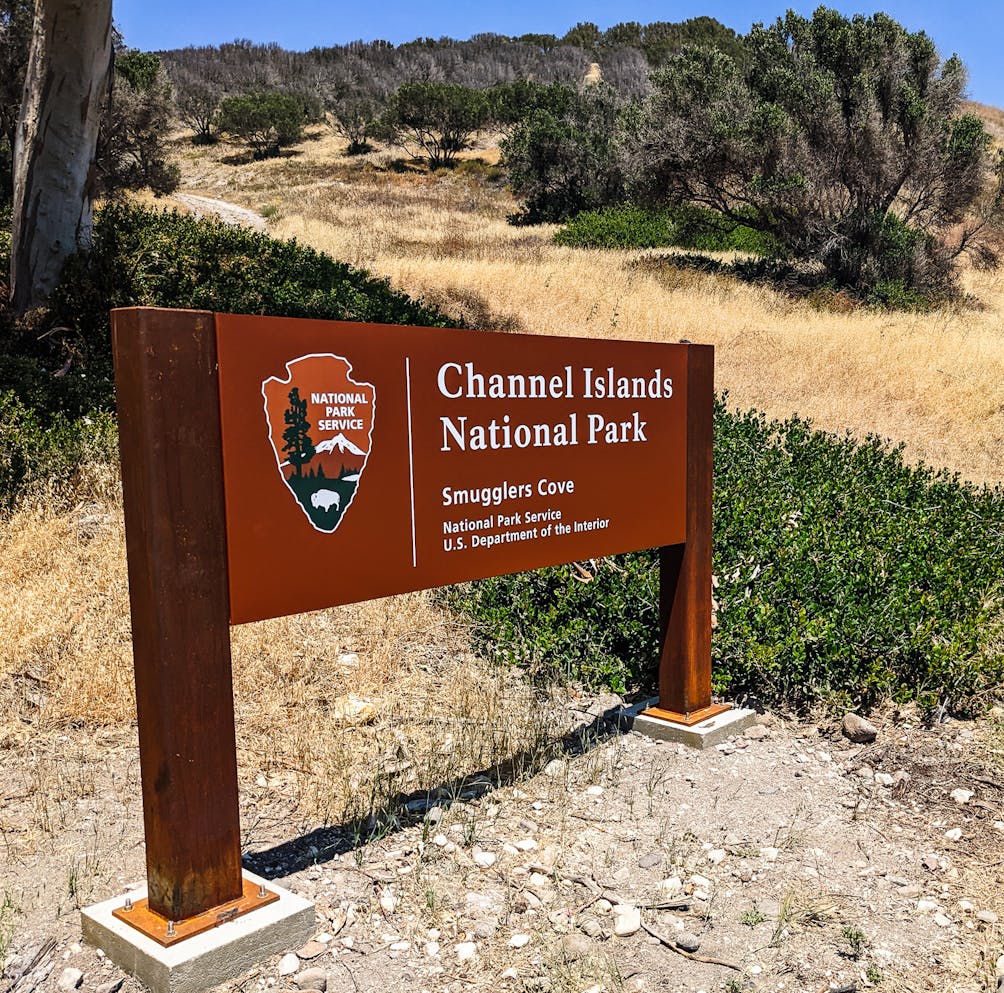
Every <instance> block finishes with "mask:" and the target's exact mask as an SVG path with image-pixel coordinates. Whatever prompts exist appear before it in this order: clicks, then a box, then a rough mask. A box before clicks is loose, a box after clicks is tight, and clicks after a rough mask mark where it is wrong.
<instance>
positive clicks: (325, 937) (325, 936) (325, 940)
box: [314, 931, 335, 945]
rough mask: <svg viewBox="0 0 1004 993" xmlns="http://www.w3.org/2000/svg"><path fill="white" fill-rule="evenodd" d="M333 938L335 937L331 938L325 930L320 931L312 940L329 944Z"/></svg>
mask: <svg viewBox="0 0 1004 993" xmlns="http://www.w3.org/2000/svg"><path fill="white" fill-rule="evenodd" d="M334 940H335V939H334V938H332V937H331V935H330V934H328V932H327V931H322V932H321V933H320V934H319V935H317V937H315V938H314V941H317V942H320V943H321V944H322V945H330V944H331V942H332V941H334Z"/></svg>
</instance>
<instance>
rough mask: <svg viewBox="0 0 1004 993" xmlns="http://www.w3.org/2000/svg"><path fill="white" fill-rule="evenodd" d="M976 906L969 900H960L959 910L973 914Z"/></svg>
mask: <svg viewBox="0 0 1004 993" xmlns="http://www.w3.org/2000/svg"><path fill="white" fill-rule="evenodd" d="M975 909H976V908H975V907H974V906H973V905H972V904H971V903H970V902H969V901H968V900H960V901H959V910H961V911H962V913H964V914H971V913H972V912H973V911H974V910H975Z"/></svg>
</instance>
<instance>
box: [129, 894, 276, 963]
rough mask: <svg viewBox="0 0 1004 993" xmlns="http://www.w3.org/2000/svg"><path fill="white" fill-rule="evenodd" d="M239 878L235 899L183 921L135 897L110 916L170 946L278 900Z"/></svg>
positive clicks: (165, 945)
mask: <svg viewBox="0 0 1004 993" xmlns="http://www.w3.org/2000/svg"><path fill="white" fill-rule="evenodd" d="M242 881H243V889H244V893H243V895H242V896H240V897H239V898H238V899H236V900H230V901H229V902H228V903H223V904H220V906H218V907H212V908H211V909H209V910H207V911H206V912H205V913H203V914H196V916H195V917H188V918H186V919H185V920H183V921H169V920H168V919H167V918H166V917H162V916H161V915H160V914H158V913H157V912H156V911H153V910H151V909H150V904H149V901H147V900H146V899H143V900H138V901H137V902H136V903H134V904H132V906H131V907H130V908H129V909H128V910H127V909H126V908H125V907H119V908H118V909H117V910H113V911H112V916H113V917H115V918H117V919H118V920H120V921H122V922H123V923H124V924H128V925H129V926H130V927H134V928H136V930H137V931H140V932H142V933H143V934H145V935H146V936H147V937H148V938H152V939H153V940H154V941H156V942H157V944H159V945H162V946H163V947H164V948H170V947H171V946H172V945H176V944H177V943H178V942H179V941H184V940H185V939H186V938H194V937H195V935H197V934H203V933H204V932H206V931H210V930H212V929H213V928H214V927H219V926H220V925H221V924H226V923H227V921H232V920H236V919H237V918H238V917H243V916H244V915H245V914H250V913H251V912H252V911H254V910H258V909H260V908H261V907H267V906H268V905H269V904H270V903H275V901H276V900H278V899H279V894H278V893H273V892H272V891H271V890H267V889H264V887H263V886H262V887H259V886H257V885H256V884H255V883H253V882H252V881H251V880H250V879H247V878H246V877H244V878H243V880H242ZM262 890H264V895H262Z"/></svg>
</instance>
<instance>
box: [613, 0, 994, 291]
mask: <svg viewBox="0 0 1004 993" xmlns="http://www.w3.org/2000/svg"><path fill="white" fill-rule="evenodd" d="M743 48H744V51H745V57H744V58H735V57H733V56H732V55H730V54H726V53H725V52H723V51H721V50H715V49H711V48H703V49H696V48H684V49H683V50H682V51H681V52H680V53H679V54H676V55H673V56H672V57H670V58H669V59H668V60H667V62H666V63H665V66H664V68H663V69H661V70H660V71H659V72H656V73H654V74H653V77H652V84H653V91H652V95H651V96H650V98H649V99H648V101H647V102H646V104H645V107H644V110H643V112H642V115H641V119H640V122H639V124H638V126H637V128H636V129H635V130H634V131H633V132H631V133H630V134H628V135H627V136H626V139H625V141H624V143H623V152H624V155H625V157H626V159H627V160H628V162H629V163H630V167H629V173H630V176H631V182H630V183H629V189H630V190H631V191H632V194H633V196H634V198H635V199H637V200H640V201H641V202H647V203H651V204H655V205H659V204H663V203H667V202H668V203H675V202H680V201H684V202H691V203H695V204H700V205H702V206H705V207H712V208H714V209H715V210H716V211H717V212H718V213H720V214H723V215H725V216H731V217H733V218H734V219H736V220H738V221H745V222H746V223H748V224H749V225H750V226H751V227H755V228H757V229H759V230H761V231H767V232H770V233H771V234H772V235H773V236H774V237H775V238H776V239H777V241H778V242H779V243H780V244H782V245H783V246H784V247H785V251H786V254H787V255H789V256H790V257H792V258H794V259H798V260H801V261H807V262H808V261H811V262H817V263H819V264H821V265H822V266H823V267H824V268H825V269H826V271H827V274H828V276H829V278H830V279H831V280H832V281H833V282H834V283H835V285H836V286H837V287H846V288H849V289H851V290H853V291H854V292H855V293H856V294H857V295H859V296H860V297H867V296H868V295H869V293H871V292H872V291H873V290H875V289H876V288H877V287H878V285H879V284H882V283H886V284H889V285H893V284H899V285H900V286H902V287H903V288H904V289H906V290H910V291H912V292H913V293H914V294H916V295H917V296H921V297H924V298H926V299H927V300H928V301H929V302H935V301H937V300H939V299H943V298H945V297H951V296H953V295H956V294H957V292H958V289H959V287H958V285H957V274H956V262H957V259H958V257H959V255H960V253H961V252H962V251H969V252H973V253H975V257H976V259H977V260H978V261H980V263H981V264H985V265H992V264H995V263H996V261H997V253H996V251H995V249H994V247H993V245H992V243H991V242H990V241H989V240H986V239H981V232H983V233H985V226H986V223H987V221H990V220H995V219H997V218H999V216H1000V213H1001V210H1002V209H1004V186H1002V182H1001V179H1002V175H1004V174H1002V171H1001V169H1002V159H1001V155H1000V153H999V151H997V150H995V149H994V144H993V141H992V138H991V136H990V134H989V132H988V131H987V130H986V127H985V126H984V124H983V122H982V121H981V120H980V119H979V118H978V117H977V116H976V115H974V114H971V113H966V112H965V110H966V108H965V104H964V100H965V91H966V77H967V74H966V70H965V67H964V66H963V64H962V62H961V61H960V60H959V58H958V57H957V56H952V57H950V58H948V59H945V60H942V59H941V58H940V56H939V55H938V52H937V49H936V47H935V45H934V42H933V41H932V40H931V38H930V37H928V36H927V35H926V34H925V33H924V32H922V31H917V32H911V31H909V30H907V29H906V28H905V27H903V26H902V25H900V24H898V23H897V22H896V21H894V20H892V18H890V17H889V16H887V15H886V14H881V13H877V14H873V15H871V16H868V17H866V16H863V15H860V14H858V15H854V16H852V17H845V16H844V15H843V14H841V13H839V12H838V11H836V10H832V9H828V8H827V7H825V6H820V7H818V8H816V10H815V11H814V12H813V14H812V16H811V17H808V18H806V17H802V16H800V15H798V14H796V13H795V12H794V11H791V10H789V11H788V12H787V14H785V15H784V16H783V17H781V18H778V19H777V20H776V21H775V22H774V23H773V24H766V25H763V24H757V25H754V26H753V29H752V30H751V31H750V33H749V34H748V35H746V36H745V38H744V39H743Z"/></svg>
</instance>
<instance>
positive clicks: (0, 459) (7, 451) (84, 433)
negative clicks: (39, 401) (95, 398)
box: [0, 392, 118, 511]
mask: <svg viewBox="0 0 1004 993" xmlns="http://www.w3.org/2000/svg"><path fill="white" fill-rule="evenodd" d="M117 439H118V433H117V431H116V428H115V421H114V419H113V418H112V416H111V415H110V414H107V413H94V414H91V415H89V416H85V417H79V418H76V419H73V420H70V419H68V418H65V417H63V416H61V415H56V416H54V417H44V416H40V415H39V414H38V413H36V412H35V411H33V410H31V409H30V408H29V407H26V406H25V405H24V404H23V403H22V402H21V401H20V400H19V399H18V398H17V397H16V396H15V395H14V394H13V393H3V392H0V511H3V510H9V509H10V508H11V507H12V506H13V504H14V503H15V502H16V500H17V498H18V497H20V496H22V495H23V494H24V493H25V492H27V491H30V490H33V489H37V488H39V487H41V486H43V485H44V486H47V487H51V486H52V485H53V484H56V485H58V484H60V483H63V482H65V481H67V480H69V479H71V478H72V477H73V475H74V474H75V473H76V472H77V470H78V469H79V468H80V466H82V465H86V464H87V463H89V462H109V461H110V460H111V459H113V458H114V457H115V453H116V451H117V448H116V443H117Z"/></svg>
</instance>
